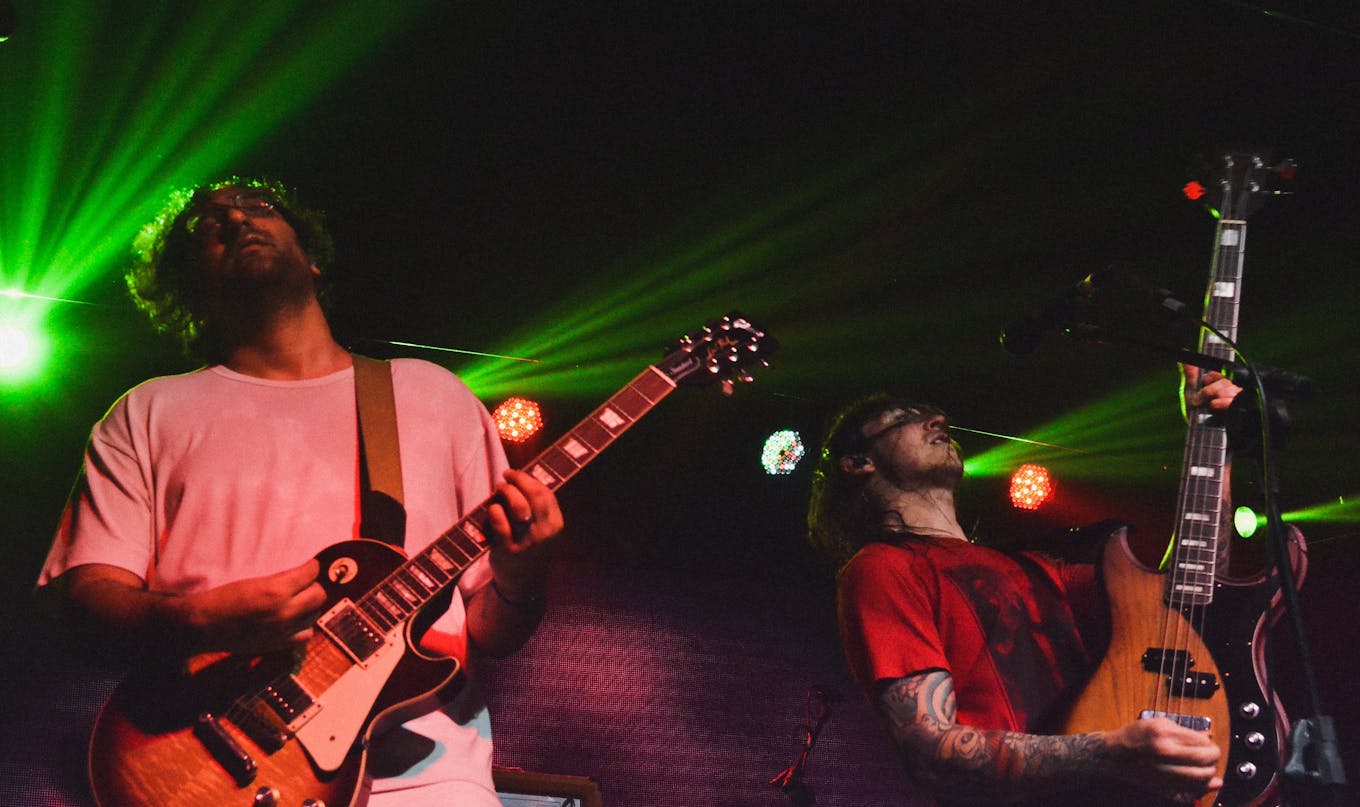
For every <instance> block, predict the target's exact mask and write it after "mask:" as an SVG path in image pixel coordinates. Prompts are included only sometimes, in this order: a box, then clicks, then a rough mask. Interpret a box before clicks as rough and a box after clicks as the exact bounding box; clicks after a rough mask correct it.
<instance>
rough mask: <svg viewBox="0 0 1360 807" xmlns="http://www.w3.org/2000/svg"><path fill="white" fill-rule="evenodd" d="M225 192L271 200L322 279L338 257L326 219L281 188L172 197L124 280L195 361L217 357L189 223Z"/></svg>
mask: <svg viewBox="0 0 1360 807" xmlns="http://www.w3.org/2000/svg"><path fill="white" fill-rule="evenodd" d="M222 188H241V189H242V190H253V191H257V192H260V193H262V194H264V195H265V196H267V197H268V198H269V200H270V201H272V202H273V203H274V205H275V206H276V208H277V209H278V211H279V213H280V214H281V215H282V216H283V218H284V220H285V221H287V222H288V224H289V225H290V226H291V227H292V228H293V231H294V232H295V233H297V238H298V243H299V244H300V245H301V246H302V249H303V251H304V252H306V253H307V257H308V258H309V259H310V260H311V261H312V263H314V264H316V265H317V267H319V268H320V269H322V277H323V278H324V277H327V273H326V271H325V270H327V269H329V268H330V265H331V261H332V260H333V259H334V257H335V243H334V241H333V240H332V239H331V235H330V233H329V232H327V230H326V226H325V214H323V213H322V212H321V211H319V210H314V209H311V208H308V207H305V206H303V205H301V204H299V203H298V200H297V196H296V194H295V193H294V192H293V191H292V190H290V189H289V188H288V187H286V186H285V185H283V184H282V183H281V182H277V181H275V180H270V179H243V178H241V177H236V176H233V177H229V178H227V179H223V180H219V181H217V182H212V183H209V184H207V185H204V186H202V187H198V188H181V189H179V190H176V191H174V192H173V193H171V194H170V197H169V199H168V200H167V201H166V203H165V206H164V207H162V208H161V211H160V212H159V213H158V214H157V215H156V217H155V218H154V219H152V220H151V221H150V222H148V223H147V224H146V225H145V226H144V227H142V229H141V231H140V232H138V233H137V236H136V238H134V239H133V242H132V252H133V261H132V264H131V266H129V267H128V270H127V274H126V275H125V277H124V279H125V280H126V281H127V287H128V292H129V293H130V294H131V295H132V300H133V302H134V303H136V305H137V307H138V308H140V309H141V310H142V311H144V312H146V315H147V316H148V317H149V318H150V319H151V324H152V326H153V327H155V329H156V331H157V332H159V333H166V334H170V335H171V336H173V337H175V338H176V339H178V340H179V342H180V345H181V346H182V347H183V349H184V352H185V354H186V355H187V356H190V357H191V358H196V359H214V358H216V357H215V356H214V355H213V353H214V346H213V340H212V336H211V334H209V333H208V332H207V329H206V328H205V323H204V314H205V313H206V312H205V310H204V309H205V303H206V300H205V299H204V297H203V294H204V278H203V272H202V267H200V266H199V263H198V249H197V246H198V242H197V241H196V239H195V238H194V236H193V235H192V234H190V233H189V230H188V221H189V219H190V218H191V217H192V216H193V215H195V211H196V209H197V208H198V206H199V205H200V204H202V203H203V201H204V200H206V199H207V197H208V196H209V195H210V194H212V193H213V192H214V191H218V190H221V189H222ZM325 291H326V290H325V287H324V286H321V285H319V286H318V288H317V296H318V298H319V299H321V300H322V302H323V303H324V302H325V301H326V296H327V295H326V294H325Z"/></svg>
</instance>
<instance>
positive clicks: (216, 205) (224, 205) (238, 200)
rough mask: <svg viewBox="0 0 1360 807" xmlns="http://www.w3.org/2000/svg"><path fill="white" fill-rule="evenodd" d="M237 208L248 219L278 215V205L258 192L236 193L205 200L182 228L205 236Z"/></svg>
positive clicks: (221, 223) (202, 236)
mask: <svg viewBox="0 0 1360 807" xmlns="http://www.w3.org/2000/svg"><path fill="white" fill-rule="evenodd" d="M233 210H239V211H241V213H242V215H244V216H245V217H246V218H248V219H264V218H269V217H271V216H277V215H279V212H278V210H279V207H278V205H276V204H274V203H273V202H271V201H270V200H269V199H267V198H265V197H263V196H260V195H258V194H247V193H238V194H236V195H235V196H232V197H230V198H228V199H226V200H225V201H215V202H205V203H203V204H202V205H201V206H200V207H199V208H198V210H197V211H196V212H195V213H193V215H191V216H189V218H188V220H187V221H185V223H184V229H185V230H187V231H188V233H189V235H193V236H197V237H199V238H207V237H209V236H211V235H213V234H214V233H216V232H217V230H218V229H219V228H220V227H221V226H222V225H223V224H224V223H226V220H227V215H228V214H229V213H230V212H231V211H233Z"/></svg>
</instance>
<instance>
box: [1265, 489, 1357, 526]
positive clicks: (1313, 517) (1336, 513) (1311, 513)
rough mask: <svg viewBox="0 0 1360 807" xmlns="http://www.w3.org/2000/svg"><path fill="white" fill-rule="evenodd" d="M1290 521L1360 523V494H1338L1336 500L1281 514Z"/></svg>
mask: <svg viewBox="0 0 1360 807" xmlns="http://www.w3.org/2000/svg"><path fill="white" fill-rule="evenodd" d="M1281 517H1282V518H1283V519H1284V520H1285V521H1289V522H1298V523H1304V522H1328V523H1332V524H1360V494H1357V495H1353V496H1349V497H1347V496H1338V497H1337V498H1336V501H1334V502H1323V503H1321V504H1315V505H1312V506H1310V507H1304V508H1301V509H1298V510H1290V511H1289V512H1287V513H1284V514H1282V516H1281Z"/></svg>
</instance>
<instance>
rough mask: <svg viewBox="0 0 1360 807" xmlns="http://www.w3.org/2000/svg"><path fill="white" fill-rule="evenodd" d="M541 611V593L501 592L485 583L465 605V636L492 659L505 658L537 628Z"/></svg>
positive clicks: (492, 584)
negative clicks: (466, 616)
mask: <svg viewBox="0 0 1360 807" xmlns="http://www.w3.org/2000/svg"><path fill="white" fill-rule="evenodd" d="M544 610H545V605H544V600H543V595H542V592H541V591H540V590H537V589H535V590H533V591H530V592H513V593H512V592H504V591H501V590H499V589H498V588H497V587H496V583H494V582H492V583H488V584H487V585H485V586H483V587H482V588H481V589H479V590H478V591H477V593H476V594H474V595H473V597H472V599H471V601H469V602H468V637H469V638H470V639H471V640H472V644H474V645H476V646H477V647H478V648H479V649H481V650H482V651H483V652H485V653H487V654H488V655H490V656H492V657H495V658H501V657H504V656H508V655H510V654H511V653H514V652H515V651H516V650H519V648H520V647H522V646H523V645H524V643H525V642H527V641H528V640H529V637H530V636H532V635H533V634H534V631H535V630H537V629H538V623H539V622H541V621H542V620H543V613H544Z"/></svg>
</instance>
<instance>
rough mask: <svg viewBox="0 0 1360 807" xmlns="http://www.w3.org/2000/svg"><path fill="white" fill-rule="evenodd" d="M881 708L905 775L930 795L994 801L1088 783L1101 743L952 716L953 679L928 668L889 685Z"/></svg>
mask: <svg viewBox="0 0 1360 807" xmlns="http://www.w3.org/2000/svg"><path fill="white" fill-rule="evenodd" d="M877 707H878V711H879V714H880V715H881V716H882V717H883V719H884V721H885V722H886V723H887V726H888V730H889V731H890V732H891V734H892V737H893V740H894V741H895V742H896V743H897V747H898V749H899V751H900V752H901V755H902V761H903V764H904V766H905V767H906V771H907V775H908V776H910V777H911V778H912V780H913V781H915V782H916V783H917V784H919V785H921V786H923V787H925V788H926V789H927V790H929V791H931V792H933V793H939V794H943V793H948V794H949V796H950V798H952V799H959V800H978V801H986V802H987V803H991V804H998V803H1003V804H1004V803H1009V802H1016V801H1024V800H1027V799H1033V798H1034V797H1036V796H1043V795H1046V794H1050V793H1056V792H1060V791H1065V790H1072V789H1074V788H1078V787H1081V786H1083V785H1087V784H1090V783H1092V782H1093V781H1094V780H1095V778H1096V776H1097V775H1098V774H1099V772H1100V771H1101V769H1102V762H1103V758H1102V755H1103V752H1104V745H1103V743H1102V742H1101V740H1100V738H1099V737H1098V736H1096V735H1094V734H1068V735H1045V734H1022V733H1019V732H1011V731H1001V730H990V729H979V728H975V727H973V726H966V725H960V724H958V723H956V722H955V706H954V680H953V678H951V677H950V675H949V673H947V672H944V671H942V670H933V671H930V672H924V673H921V674H919V675H913V676H909V677H907V678H899V679H896V680H894V681H890V682H888V683H886V684H885V685H884V686H883V688H882V689H881V690H880V692H879V695H878V702H877Z"/></svg>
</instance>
